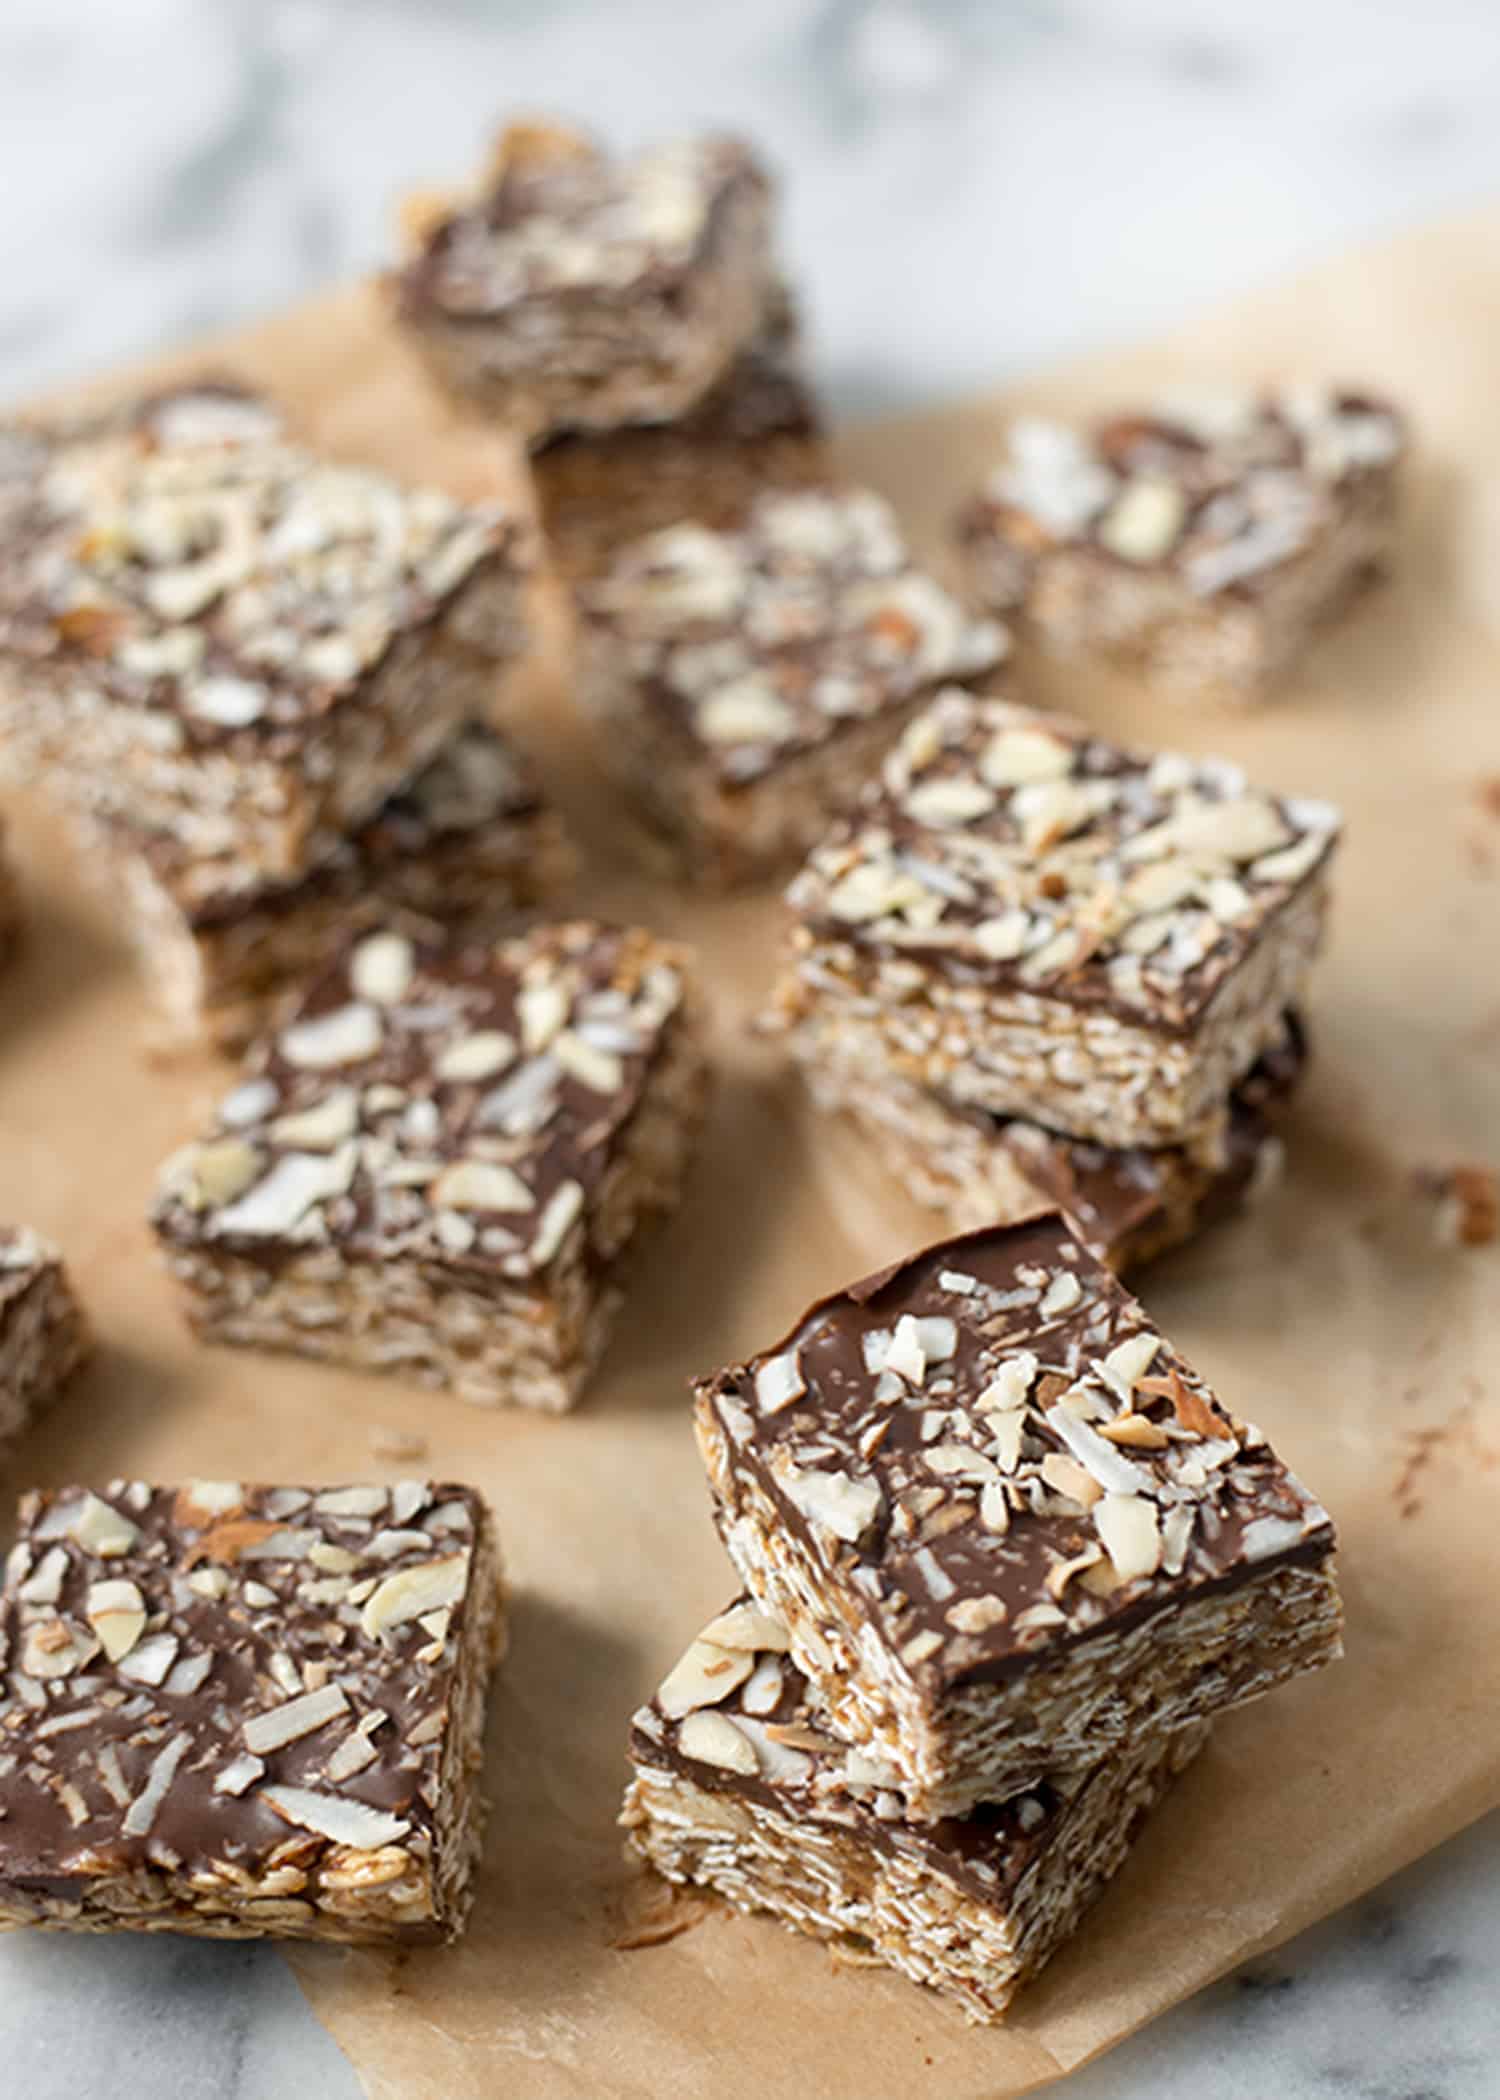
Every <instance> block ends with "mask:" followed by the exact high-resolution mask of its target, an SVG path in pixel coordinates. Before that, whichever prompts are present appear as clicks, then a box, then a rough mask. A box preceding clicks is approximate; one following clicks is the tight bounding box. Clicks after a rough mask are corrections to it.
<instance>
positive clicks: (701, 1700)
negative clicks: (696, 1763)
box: [656, 1634, 755, 1721]
mask: <svg viewBox="0 0 1500 2100" xmlns="http://www.w3.org/2000/svg"><path fill="white" fill-rule="evenodd" d="M754 1667H755V1652H754V1650H753V1649H750V1648H746V1647H744V1646H738V1647H728V1646H722V1645H721V1644H720V1643H719V1642H717V1641H711V1640H708V1639H706V1638H705V1637H704V1636H703V1635H702V1634H700V1635H699V1637H698V1639H697V1640H695V1641H692V1642H690V1643H689V1645H688V1647H687V1648H686V1650H685V1651H684V1652H683V1654H682V1655H681V1656H680V1657H679V1658H678V1660H677V1661H676V1662H675V1663H674V1664H673V1665H672V1668H671V1669H670V1670H669V1671H668V1672H667V1674H666V1676H665V1677H664V1678H663V1679H662V1681H661V1684H660V1685H659V1686H658V1688H657V1693H656V1698H657V1703H658V1705H659V1706H660V1707H661V1710H662V1712H663V1713H664V1714H665V1715H666V1716H667V1718H668V1719H669V1720H672V1721H676V1720H680V1719H681V1717H682V1716H683V1715H684V1714H689V1713H692V1712H694V1711H695V1710H696V1709H697V1708H698V1707H700V1706H717V1705H718V1704H719V1701H720V1700H721V1699H727V1698H728V1697H729V1694H730V1693H731V1692H732V1691H733V1690H734V1689H735V1687H736V1686H737V1685H741V1684H743V1683H744V1681H745V1679H746V1678H747V1677H748V1676H749V1675H750V1672H751V1671H752V1670H753V1669H754Z"/></svg>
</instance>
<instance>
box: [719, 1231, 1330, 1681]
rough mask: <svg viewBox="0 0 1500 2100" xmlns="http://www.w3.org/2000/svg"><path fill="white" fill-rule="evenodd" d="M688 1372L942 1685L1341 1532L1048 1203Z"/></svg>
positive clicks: (829, 1555) (759, 1476)
mask: <svg viewBox="0 0 1500 2100" xmlns="http://www.w3.org/2000/svg"><path fill="white" fill-rule="evenodd" d="M697 1391H698V1397H699V1405H700V1407H702V1408H703V1409H705V1410H708V1411H709V1412H710V1413H712V1414H713V1415H714V1416H716V1417H717V1419H718V1422H719V1424H720V1426H721V1428H722V1430H723V1432H724V1434H725V1435H726V1436H727V1437H728V1439H729V1442H730V1444H731V1446H732V1448H733V1450H734V1453H735V1458H734V1463H735V1464H736V1465H738V1466H740V1467H743V1468H744V1469H745V1470H746V1471H747V1472H748V1473H749V1474H750V1475H752V1476H753V1477H754V1478H755V1479H756V1480H757V1481H758V1483H759V1484H760V1487H761V1489H762V1491H763V1492H764V1493H765V1494H766V1495H767V1496H768V1497H769V1499H770V1500H771V1501H772V1502H773V1504H774V1505H775V1506H776V1508H777V1509H778V1510H779V1512H780V1516H781V1521H782V1522H783V1523H784V1524H785V1525H787V1526H788V1527H789V1528H790V1529H791V1530H792V1531H793V1532H794V1533H795V1534H796V1535H797V1537H798V1538H799V1539H801V1541H802V1542H803V1544H804V1547H805V1548H806V1550H807V1551H808V1552H809V1553H810V1554H811V1555H812V1556H813V1557H814V1558H815V1560H817V1561H818V1562H820V1563H821V1564H822V1565H823V1566H824V1567H825V1568H826V1569H827V1570H828V1571H829V1572H830V1573H832V1574H834V1575H835V1577H836V1579H837V1580H838V1581H839V1582H840V1584H841V1585H842V1586H843V1587H844V1588H845V1590H846V1592H847V1595H848V1597H849V1599H850V1601H851V1603H852V1604H853V1606H854V1608H855V1610H856V1611H857V1612H858V1613H859V1614H860V1615H862V1616H863V1617H864V1619H865V1620H866V1621H867V1623H868V1625H869V1626H870V1628H871V1630H872V1632H873V1633H874V1635H875V1636H876V1637H877V1638H878V1639H879V1640H880V1641H881V1642H882V1643H883V1644H884V1645H885V1646H886V1647H887V1648H888V1649H889V1650H890V1651H891V1652H892V1653H893V1654H894V1655H896V1656H897V1657H899V1658H900V1661H901V1663H902V1665H903V1666H904V1668H905V1669H906V1670H907V1671H908V1672H909V1673H910V1674H911V1676H912V1678H913V1679H914V1680H915V1681H916V1682H917V1684H918V1685H919V1686H921V1687H922V1689H923V1691H924V1695H925V1696H928V1697H930V1698H932V1699H933V1700H938V1699H940V1698H941V1697H942V1696H943V1695H944V1694H945V1693H946V1692H947V1691H949V1690H951V1689H953V1688H955V1687H957V1686H960V1685H964V1684H971V1683H976V1682H998V1681H1000V1680H1002V1679H1004V1678H1006V1677H1009V1676H1011V1675H1013V1674H1015V1673H1016V1672H1018V1671H1021V1670H1024V1669H1025V1668H1026V1667H1027V1666H1028V1665H1029V1664H1030V1663H1032V1662H1033V1661H1035V1660H1038V1659H1043V1658H1047V1657H1049V1656H1050V1655H1052V1654H1055V1653H1056V1651H1057V1649H1058V1647H1059V1645H1060V1644H1068V1643H1073V1642H1076V1641H1079V1640H1085V1639H1087V1638H1089V1637H1090V1636H1091V1635H1093V1634H1095V1633H1098V1632H1100V1631H1103V1630H1106V1629H1108V1630H1110V1631H1118V1630H1119V1629H1120V1627H1121V1626H1122V1625H1124V1624H1128V1623H1131V1622H1132V1621H1134V1620H1136V1619H1139V1618H1141V1617H1143V1616H1145V1615H1147V1614H1150V1613H1152V1612H1155V1611H1158V1610H1161V1609H1164V1608H1166V1607H1168V1606H1171V1605H1174V1604H1180V1603H1182V1602H1184V1601H1186V1600H1189V1599H1191V1598H1194V1597H1196V1596H1199V1595H1202V1594H1206V1593H1208V1592H1210V1591H1214V1590H1217V1589H1220V1588H1231V1587H1234V1586H1237V1585H1239V1584H1241V1583H1247V1582H1251V1581H1255V1580H1257V1579H1259V1578H1261V1577H1262V1576H1264V1575H1265V1574H1266V1573H1267V1572H1268V1570H1269V1569H1270V1568H1272V1567H1273V1566H1276V1565H1280V1564H1287V1563H1297V1564H1314V1565H1316V1564H1318V1563H1321V1562H1322V1561H1323V1560H1324V1559H1325V1558H1326V1557H1327V1555H1328V1554H1329V1553H1330V1552H1331V1551H1332V1548H1333V1544H1334V1537H1333V1529H1332V1525H1331V1523H1330V1521H1329V1519H1328V1517H1327V1515H1326V1513H1325V1512H1324V1511H1323V1510H1322V1509H1320V1508H1319V1507H1318V1505H1317V1504H1316V1503H1315V1502H1313V1501H1312V1500H1311V1498H1310V1497H1309V1496H1308V1495H1307V1494H1306V1492H1305V1490H1304V1489H1303V1488H1302V1486H1301V1485H1300V1483H1299V1482H1298V1481H1297V1480H1296V1479H1295V1478H1294V1477H1293V1476H1292V1474H1291V1473H1289V1472H1288V1471H1287V1469H1286V1468H1285V1466H1283V1465H1282V1464H1281V1462H1280V1460H1279V1459H1278V1458H1277V1457H1276V1456H1275V1454H1274V1453H1273V1452H1272V1451H1271V1450H1270V1448H1269V1447H1268V1446H1267V1444H1266V1443H1265V1440H1264V1438H1263V1437H1262V1436H1261V1435H1260V1434H1259V1432H1258V1431H1256V1430H1255V1429H1253V1428H1252V1427H1249V1426H1247V1425H1245V1424H1243V1423H1240V1422H1237V1421H1236V1420H1235V1419H1234V1418H1233V1417H1232V1416H1229V1415H1226V1414H1225V1413H1224V1411H1223V1410H1222V1409H1221V1408H1220V1406H1219V1404H1218V1403H1217V1402H1216V1401H1215V1400H1214V1398H1213V1396H1212V1394H1211V1393H1210V1392H1209V1390H1208V1388H1207V1387H1206V1386H1205V1385H1204V1384H1203V1382H1202V1380H1201V1379H1199V1378H1198V1377H1197V1376H1196V1374H1195V1373H1194V1372H1193V1371H1192V1370H1191V1369H1190V1368H1189V1366H1188V1365H1187V1364H1186V1363H1185V1362H1184V1361H1183V1360H1182V1358H1181V1357H1179V1356H1178V1355H1177V1354H1176V1353H1175V1352H1174V1351H1173V1350H1172V1349H1171V1348H1170V1347H1169V1345H1168V1344H1167V1343H1166V1341H1165V1340H1164V1339H1163V1338H1162V1336H1161V1335H1160V1334H1159V1333H1158V1332H1157V1331H1156V1330H1155V1329H1154V1328H1153V1327H1152V1326H1151V1325H1150V1322H1149V1321H1148V1319H1147V1317H1146V1315H1145V1313H1144V1312H1143V1310H1142V1308H1141V1307H1140V1306H1139V1305H1138V1304H1137V1303H1136V1302H1135V1301H1134V1300H1133V1299H1132V1298H1130V1297H1129V1296H1128V1295H1127V1294H1126V1293H1125V1292H1124V1291H1123V1290H1122V1289H1121V1288H1120V1286H1119V1285H1118V1284H1117V1283H1116V1282H1115V1280H1114V1278H1113V1277H1112V1276H1111V1275H1110V1274H1109V1272H1108V1271H1107V1270H1106V1269H1104V1268H1103V1267H1102V1266H1100V1265H1099V1264H1098V1263H1097V1262H1095V1261H1094V1260H1093V1259H1092V1258H1091V1257H1090V1256H1089V1255H1088V1254H1087V1253H1086V1252H1085V1251H1084V1250H1083V1249H1082V1248H1081V1247H1080V1246H1079V1245H1078V1243H1077V1240H1076V1239H1075V1238H1074V1237H1073V1234H1072V1231H1071V1229H1070V1228H1069V1226H1068V1225H1067V1223H1066V1221H1065V1220H1063V1219H1062V1218H1061V1217H1059V1216H1057V1215H1056V1214H1049V1215H1045V1216H1041V1217H1038V1218H1035V1219H1031V1220H1028V1221H1026V1222H1024V1223H1022V1224H1018V1225H1014V1226H1010V1227H1006V1228H1003V1229H998V1230H991V1231H987V1232H979V1233H973V1234H969V1235H967V1236H965V1237H963V1238H959V1239H954V1240H950V1241H947V1242H944V1243H942V1244H939V1245H937V1246H935V1247H931V1248H928V1249H926V1250H925V1251H923V1252H921V1253H919V1254H916V1255H913V1256H912V1257H911V1258H910V1259H909V1260H907V1261H906V1262H903V1263H902V1264H901V1265H900V1266H899V1267H898V1268H897V1269H895V1270H893V1271H891V1272H888V1273H886V1274H885V1275H883V1276H881V1277H877V1278H874V1279H871V1280H869V1281H867V1282H866V1283H864V1284H862V1285H856V1286H855V1287H853V1288H852V1289H850V1290H846V1291H842V1292H838V1293H836V1294H834V1295H833V1296H832V1297H830V1298H827V1299H824V1300H822V1301H821V1302H820V1303H818V1304H817V1305H814V1306H813V1307H812V1308H811V1309H810V1310H809V1311H808V1312H807V1313H806V1314H804V1316H803V1318H802V1319H801V1320H800V1321H799V1322H798V1324H797V1326H796V1327H795V1328H794V1329H793V1331H792V1333H791V1334H790V1335H788V1336H787V1337H786V1338H785V1340H784V1341H782V1342H780V1343H778V1344H777V1345H776V1346H775V1347H774V1348H772V1349H770V1350H768V1351H766V1352H765V1353H764V1354H763V1355H761V1356H757V1357H755V1358H753V1359H752V1360H751V1361H750V1362H748V1363H745V1364H741V1365H735V1366H732V1367H730V1368H729V1369H727V1370H724V1371H721V1372H720V1373H718V1374H717V1376H715V1377H713V1378H710V1379H707V1380H704V1381H702V1382H701V1383H700V1384H699V1386H698V1388H697Z"/></svg>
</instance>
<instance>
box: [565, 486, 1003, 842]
mask: <svg viewBox="0 0 1500 2100" xmlns="http://www.w3.org/2000/svg"><path fill="white" fill-rule="evenodd" d="M579 603H580V608H581V611H582V614H583V623H584V634H583V645H582V657H581V663H580V669H579V692H580V699H581V701H582V704H583V705H584V707H585V708H586V709H587V710H588V712H589V713H590V714H591V715H592V716H593V718H594V719H595V721H596V722H597V724H598V726H599V729H600V731H601V735H600V751H601V754H602V755H603V756H604V757H605V758H606V760H607V761H608V762H609V763H611V764H613V765H614V766H616V767H617V768H618V770H619V772H620V774H621V777H622V779H623V780H624V782H625V784H626V786H627V787H628V789H629V790H630V792H631V794H632V796H633V797H634V799H635V801H636V803H637V805H638V806H639V808H640V810H641V811H642V813H643V815H644V816H645V817H646V819H647V821H648V822H649V823H650V824H651V825H652V827H653V828H654V829H655V830H656V831H657V832H658V833H659V834H660V835H661V836H662V837H663V838H665V839H666V840H667V841H668V842H669V843H670V845H671V847H672V848H673V849H674V852H675V856H676V859H677V861H678V863H679V865H680V866H681V867H683V868H685V869H686V870H687V871H689V872H690V873H692V874H693V875H695V876H707V877H710V878H712V879H714V880H715V881H718V882H720V883H733V882H746V881H753V880H755V879H756V878H760V877H766V876H769V875H772V874H774V873H776V872H778V871H780V870H782V869H784V868H785V867H787V866H788V865H789V864H792V863H795V861H796V860H797V859H798V858H799V857H800V856H801V855H802V854H804V853H805V852H806V851H807V849H808V848H809V846H811V845H812V843H813V842H814V841H815V840H816V839H818V838H820V837H821V836H822V834H823V832H824V831H825V830H826V829H827V826H828V823H829V812H830V808H837V807H838V805H839V803H840V802H841V801H842V802H847V801H848V800H850V799H851V796H852V794H853V792H854V791H855V790H856V789H857V788H858V786H859V785H860V783H861V781H862V780H863V779H864V777H865V776H866V775H867V774H868V773H870V772H871V771H873V770H874V768H875V767H876V766H877V765H878V763H879V761H880V759H881V758H882V756H883V755H884V754H885V752H886V751H888V750H889V748H890V746H891V744H892V742H893V741H894V740H895V738H896V736H897V734H898V733H899V731H900V730H901V729H902V728H903V727H904V725H905V724H906V723H907V722H909V721H910V720H911V718H912V717H913V715H915V714H916V713H917V712H918V711H919V710H920V709H921V708H922V707H923V706H924V705H925V703H926V702H927V701H928V700H930V699H931V697H932V696H933V694H934V693H935V692H936V691H937V690H938V689H939V687H940V686H942V685H943V684H944V683H945V682H946V681H947V680H949V679H952V678H955V677H975V676H983V675H984V674H986V673H988V672H989V671H991V670H992V669H993V668H994V667H995V665H996V664H998V663H999V662H1000V660H1001V658H1002V657H1003V655H1004V653H1005V650H1006V646H1007V638H1006V635H1005V631H1004V629H1003V628H1001V627H998V626H997V625H996V624H995V622H994V621H992V620H988V619H976V618H975V617H974V616H973V615H972V614H970V613H969V612H968V611H967V610H966V608H965V607H963V606H962V605H960V604H959V603H958V601H957V600H956V599H955V598H953V597H952V596H951V595H950V593H949V592H948V591H946V590H945V589H944V588H943V586H942V585H941V584H939V583H938V582H936V581H935V580H934V579H933V578H932V577H931V576H929V575H928V574H927V573H926V572H925V571H924V570H922V569H921V568H919V567H918V566H917V564H916V563H915V561H914V560H913V558H912V555H911V553H910V551H909V550H908V548H907V546H906V543H905V541H904V539H903V538H902V535H901V532H900V529H899V527H898V525H897V523H896V519H895V516H894V514H893V513H892V511H891V509H890V506H889V505H888V504H887V503H886V502H885V501H884V499H883V498H881V497H879V496H877V495H875V494H874V493H873V492H872V491H871V490H868V489H860V488H845V487H824V488H818V489H806V490H801V491H798V492H795V493H778V494H774V495H767V496H763V497H761V498H759V499H758V500H757V501H756V502H755V504H754V505H753V506H752V508H751V509H750V511H749V513H748V514H747V515H746V517H745V518H744V520H743V521H742V523H741V525H740V526H739V527H738V528H737V529H734V530H727V531H713V530H711V529H709V528H708V527H706V526H704V525H702V524H699V523H696V522H694V523H690V524H688V523H685V524H679V525H675V526H671V527H668V528H667V529H666V530H664V531H662V532H658V533H654V534H651V535H649V536H648V537H647V538H646V539H643V540H639V541H637V542H635V543H634V544H633V545H631V546H630V547H627V548H625V549H624V550H622V552H621V553H620V555H619V556H618V558H617V559H616V560H615V561H614V562H613V563H612V564H611V565H610V567H609V568H608V569H607V570H606V571H605V573H604V574H603V575H602V576H601V577H599V578H598V580H597V581H596V582H594V583H592V584H590V585H589V586H587V587H586V588H585V589H584V590H583V591H582V592H581V593H580V599H579Z"/></svg>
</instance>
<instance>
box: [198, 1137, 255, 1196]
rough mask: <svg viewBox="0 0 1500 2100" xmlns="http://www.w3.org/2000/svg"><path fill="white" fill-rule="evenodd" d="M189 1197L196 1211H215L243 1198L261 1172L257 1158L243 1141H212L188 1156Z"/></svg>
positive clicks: (234, 1138)
mask: <svg viewBox="0 0 1500 2100" xmlns="http://www.w3.org/2000/svg"><path fill="white" fill-rule="evenodd" d="M190 1170H191V1176H192V1182H191V1194H192V1198H193V1202H194V1205H195V1207H196V1208H198V1209H209V1210H217V1209H218V1208H219V1206H220V1205H221V1204H224V1203H232V1202H233V1201H234V1199H235V1197H236V1196H239V1195H243V1193H244V1191H245V1190H246V1189H247V1188H249V1186H250V1184H251V1183H252V1182H253V1181H254V1180H255V1179H256V1177H257V1176H258V1175H259V1173H260V1170H261V1155H260V1154H259V1153H258V1152H257V1151H256V1149H255V1147H254V1146H253V1145H247V1144H246V1143H245V1140H244V1139H243V1138H237V1137H226V1138H213V1139H211V1140H210V1141H209V1143H207V1144H206V1145H199V1146H197V1147H196V1149H195V1150H194V1152H193V1153H192V1156H191V1161H190Z"/></svg>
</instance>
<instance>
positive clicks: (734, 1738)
mask: <svg viewBox="0 0 1500 2100" xmlns="http://www.w3.org/2000/svg"><path fill="white" fill-rule="evenodd" d="M677 1747H678V1749H679V1750H680V1751H681V1752H682V1754H683V1756H684V1757H691V1758H693V1759H694V1760H695V1761H696V1762H697V1763H698V1764H704V1765H717V1766H719V1767H720V1769H721V1770H723V1771H726V1772H738V1773H740V1774H741V1775H742V1776H743V1777H744V1778H746V1779H750V1778H753V1777H754V1775H755V1774H756V1772H757V1771H759V1769H760V1766H759V1761H758V1760H757V1758H756V1755H755V1745H754V1744H753V1743H752V1742H751V1740H750V1738H749V1737H748V1736H747V1735H746V1734H745V1732H744V1730H743V1729H742V1728H736V1727H735V1725H734V1723H733V1721H731V1720H730V1718H729V1716H728V1714H721V1713H716V1712H714V1710H713V1709H712V1708H711V1707H708V1708H704V1709H702V1710H701V1711H698V1712H694V1713H690V1714H688V1715H686V1716H685V1718H684V1719H683V1721H682V1722H681V1724H680V1725H679V1727H678V1730H677Z"/></svg>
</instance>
